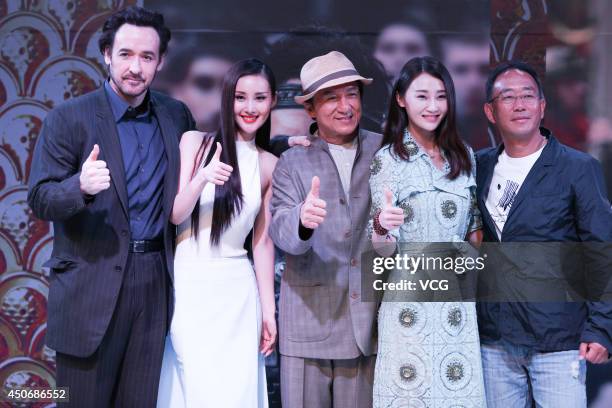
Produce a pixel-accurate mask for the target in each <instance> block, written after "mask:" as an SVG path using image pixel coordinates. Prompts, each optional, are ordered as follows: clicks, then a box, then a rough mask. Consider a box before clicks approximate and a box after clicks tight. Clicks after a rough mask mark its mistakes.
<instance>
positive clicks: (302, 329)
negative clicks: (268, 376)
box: [270, 130, 382, 359]
mask: <svg viewBox="0 0 612 408" xmlns="http://www.w3.org/2000/svg"><path fill="white" fill-rule="evenodd" d="M381 139H382V137H381V135H380V134H377V133H372V132H369V131H366V130H360V131H359V136H358V146H357V153H356V156H355V163H354V165H353V171H352V175H351V187H350V197H346V196H345V193H344V190H343V188H342V183H341V181H340V176H339V175H338V171H337V169H336V165H335V163H334V161H333V159H332V156H331V154H330V152H329V148H328V146H327V143H326V142H325V141H324V140H322V139H319V138H316V137H312V138H311V142H312V143H311V146H310V147H294V148H292V149H289V150H288V151H286V152H285V153H283V155H282V156H281V158H280V160H279V161H278V164H277V165H276V169H275V170H274V175H273V184H272V190H273V195H272V200H271V204H270V206H271V211H272V224H271V226H270V235H271V237H272V239H273V240H274V243H275V244H276V245H277V246H278V247H279V248H281V249H282V250H283V251H285V252H286V260H287V265H286V268H285V272H284V274H283V277H282V281H281V292H280V302H279V337H280V352H281V354H284V355H288V356H294V357H304V358H321V359H346V358H355V357H358V356H359V355H360V354H363V355H366V356H368V355H372V354H375V353H376V325H375V320H376V310H377V304H376V303H374V302H361V271H360V259H361V252H362V250H363V249H364V248H365V246H366V245H365V244H366V243H367V239H368V237H367V234H366V226H367V221H368V216H369V210H370V191H369V182H368V180H369V176H370V163H371V161H372V157H373V156H374V153H376V151H377V150H378V149H379V147H380V143H381ZM313 176H319V178H320V180H321V188H320V197H321V198H322V199H323V200H325V201H326V203H327V208H326V210H327V216H326V218H325V220H324V221H323V223H322V224H321V225H320V226H319V228H317V229H316V230H315V231H314V233H313V234H312V236H311V237H310V239H308V240H307V241H303V240H301V239H300V237H299V235H298V228H299V223H300V208H301V205H302V203H303V202H304V200H305V199H306V195H307V194H308V191H309V190H310V185H311V181H312V177H313Z"/></svg>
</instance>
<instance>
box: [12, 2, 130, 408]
mask: <svg viewBox="0 0 612 408" xmlns="http://www.w3.org/2000/svg"><path fill="white" fill-rule="evenodd" d="M132 3H136V2H135V1H133V0H126V1H122V0H119V1H113V0H0V249H1V251H0V385H7V386H11V385H13V386H22V387H23V386H30V387H31V386H40V387H44V386H53V385H54V384H55V379H54V375H55V374H54V371H55V362H54V353H53V351H52V350H50V349H48V348H47V347H46V346H45V345H44V336H45V330H46V317H47V315H46V298H47V290H48V282H47V274H48V270H46V269H43V268H42V266H41V265H42V263H43V262H45V261H46V260H47V259H48V258H49V256H50V253H51V248H52V238H53V231H52V228H51V225H50V224H49V223H46V222H42V221H39V220H36V219H35V218H34V217H33V216H32V213H31V211H30V209H29V208H28V206H27V201H26V196H27V183H28V176H29V172H30V165H31V160H32V153H33V149H34V144H35V142H36V138H37V136H38V133H39V131H40V128H41V125H42V121H43V119H44V118H45V115H46V114H47V112H48V111H49V110H51V109H52V108H53V107H54V106H56V105H57V104H59V103H61V102H63V101H64V100H66V99H69V98H73V97H76V96H79V95H82V94H84V93H87V92H89V91H91V90H93V89H95V88H97V87H98V86H99V85H100V83H101V81H102V80H103V79H104V77H105V73H104V72H105V69H104V65H103V60H102V59H101V56H100V54H99V52H98V47H97V40H98V35H99V32H98V30H99V28H100V27H101V25H102V23H103V22H104V20H105V19H106V18H107V17H108V15H109V14H110V13H112V12H113V11H114V10H116V9H118V8H122V7H124V6H125V5H126V4H132ZM0 404H2V403H1V402H0ZM44 405H45V404H39V405H37V406H44ZM0 406H7V407H8V405H0Z"/></svg>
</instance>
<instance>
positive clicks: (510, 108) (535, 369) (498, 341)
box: [477, 62, 612, 408]
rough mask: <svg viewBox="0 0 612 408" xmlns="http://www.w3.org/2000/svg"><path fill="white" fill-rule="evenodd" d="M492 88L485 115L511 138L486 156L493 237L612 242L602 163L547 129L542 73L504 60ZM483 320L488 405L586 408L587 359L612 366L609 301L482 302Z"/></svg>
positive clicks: (484, 208) (484, 182)
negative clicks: (611, 357) (609, 362)
mask: <svg viewBox="0 0 612 408" xmlns="http://www.w3.org/2000/svg"><path fill="white" fill-rule="evenodd" d="M486 93H487V101H488V102H487V103H486V104H485V107H484V110H485V114H486V115H487V118H488V119H489V121H490V122H491V123H492V124H493V125H495V127H496V128H497V129H498V130H499V133H500V135H501V137H502V140H503V144H501V145H500V146H499V147H497V148H490V149H486V150H482V151H480V152H479V153H478V156H477V159H478V169H477V185H478V187H477V197H478V205H479V207H480V210H481V212H482V215H483V223H484V239H485V241H491V242H501V243H502V245H503V243H505V242H511V243H515V242H528V243H529V242H531V243H534V242H535V243H542V242H577V243H578V242H591V243H596V244H591V245H592V246H595V245H599V244H601V243H609V242H612V209H611V208H610V202H609V201H608V199H607V197H606V192H605V187H604V183H603V176H602V171H601V166H600V165H599V163H598V162H597V161H596V160H595V159H594V158H592V157H591V156H589V155H587V154H585V153H582V152H579V151H577V150H574V149H571V148H569V147H567V146H564V145H563V144H561V143H559V142H558V141H557V140H556V139H555V137H554V136H553V135H552V134H551V132H550V131H549V130H547V129H545V128H542V127H540V122H541V120H542V118H543V117H544V109H545V107H546V102H545V99H544V94H543V92H542V85H541V83H540V81H539V79H538V76H537V74H536V72H535V71H534V69H533V68H532V67H530V66H529V65H527V64H524V63H521V62H506V63H502V64H500V65H499V66H498V67H497V68H495V69H494V70H493V71H492V72H491V74H490V75H489V79H488V81H487V89H486ZM511 245H512V244H510V246H511ZM600 258H602V259H603V261H604V262H608V264H607V266H603V267H599V268H597V269H594V270H593V271H592V272H593V273H596V274H598V275H603V274H606V273H609V268H610V267H609V261H607V260H606V259H605V258H606V257H603V256H601V257H600ZM608 259H609V258H608ZM598 278H599V276H594V275H589V276H588V279H589V280H592V281H596V280H597V279H598ZM551 282H552V281H551ZM534 300H535V299H534ZM478 326H479V331H480V339H481V344H482V350H481V351H482V360H483V372H484V380H485V393H486V395H487V405H488V406H489V407H525V406H530V405H531V403H530V401H531V400H532V399H533V400H534V401H535V403H536V405H537V406H539V407H540V406H541V407H559V408H560V407H568V408H570V407H572V408H575V407H586V393H585V377H586V375H585V373H586V362H587V361H588V362H590V363H594V364H599V363H603V362H605V361H607V360H608V356H609V353H610V352H611V351H612V304H610V303H604V302H594V301H591V302H574V303H570V302H536V301H534V302H508V303H480V304H479V305H478Z"/></svg>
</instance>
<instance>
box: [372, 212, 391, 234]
mask: <svg viewBox="0 0 612 408" xmlns="http://www.w3.org/2000/svg"><path fill="white" fill-rule="evenodd" d="M380 213H381V210H377V211H376V212H375V213H374V220H373V221H374V222H373V227H374V232H375V233H377V234H378V235H380V236H381V237H385V236H387V234H389V230H388V229H386V228H384V227H383V226H382V225H380V220H379V219H378V218H379V216H380Z"/></svg>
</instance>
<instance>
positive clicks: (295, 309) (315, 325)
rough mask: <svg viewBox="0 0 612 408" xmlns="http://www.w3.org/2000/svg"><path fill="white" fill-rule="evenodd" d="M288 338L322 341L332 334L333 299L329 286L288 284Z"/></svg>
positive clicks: (286, 303)
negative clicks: (331, 298)
mask: <svg viewBox="0 0 612 408" xmlns="http://www.w3.org/2000/svg"><path fill="white" fill-rule="evenodd" d="M287 289H288V291H290V292H291V294H290V295H289V293H287V294H288V295H289V296H287V297H286V298H285V305H284V306H285V307H286V308H287V314H286V319H287V321H286V325H287V326H286V327H287V339H288V340H290V341H297V342H310V341H322V340H325V339H326V338H328V337H329V336H330V334H331V325H332V322H331V310H330V309H331V300H330V298H329V296H330V295H329V288H328V287H327V286H322V285H315V286H293V285H292V286H289V285H288V286H287Z"/></svg>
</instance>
